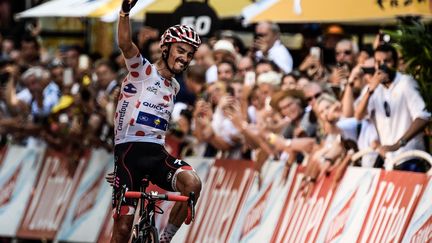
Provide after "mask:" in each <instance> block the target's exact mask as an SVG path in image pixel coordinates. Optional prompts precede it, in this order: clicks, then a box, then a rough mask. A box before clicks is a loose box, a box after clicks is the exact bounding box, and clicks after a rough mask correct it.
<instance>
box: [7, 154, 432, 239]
mask: <svg viewBox="0 0 432 243" xmlns="http://www.w3.org/2000/svg"><path fill="white" fill-rule="evenodd" d="M1 155H2V154H1V153H0V157H1ZM185 161H187V162H188V163H189V164H191V165H192V166H193V168H194V169H195V170H196V171H197V173H198V175H199V176H200V178H201V180H202V182H203V189H202V191H201V196H200V199H199V201H198V204H197V207H196V218H195V222H193V223H192V224H191V225H189V226H185V225H183V226H182V227H181V228H180V230H179V232H178V233H177V234H176V236H175V237H174V239H173V242H223V243H225V242H277V243H279V242H293V243H295V242H335V243H338V242H339V243H342V242H359V243H362V242H374V243H375V242H413V243H417V242H430V241H431V240H432V200H431V198H432V178H430V177H429V178H428V177H427V176H426V175H425V174H421V173H411V172H401V171H383V170H378V169H367V168H356V167H349V168H348V169H347V171H346V173H345V175H344V177H343V178H342V180H341V181H340V183H336V182H335V180H334V178H333V175H332V174H330V175H329V176H327V177H325V176H324V177H322V178H320V179H319V180H318V181H317V182H316V183H315V184H314V185H313V186H311V187H310V188H308V189H309V190H307V187H305V186H304V184H303V182H302V179H303V177H304V167H301V166H296V165H293V166H291V168H288V167H286V166H285V164H284V163H283V162H279V161H267V162H266V163H265V164H264V166H263V168H262V171H261V175H259V176H260V177H258V173H257V172H256V171H255V170H254V164H253V162H252V161H244V160H216V161H215V160H214V159H212V158H209V159H204V158H185ZM112 166H113V158H112V154H111V153H108V152H106V151H104V150H99V149H94V150H91V151H88V153H85V154H84V155H83V156H82V157H81V159H80V160H79V161H75V162H74V161H71V160H70V156H68V155H66V154H61V153H59V152H56V151H53V150H51V149H49V148H48V149H46V148H40V149H31V148H26V147H20V146H9V147H7V148H4V150H3V159H2V160H1V161H0V237H9V238H18V239H46V240H54V241H56V242H98V243H107V242H109V240H110V238H111V232H112V226H113V219H112V211H111V188H110V186H109V185H108V184H107V183H106V182H105V179H104V177H105V175H106V173H108V172H110V171H112ZM150 189H151V190H159V189H157V188H156V187H155V186H154V187H152V188H150ZM172 205H173V203H172V202H169V203H166V204H163V205H162V206H163V208H164V211H165V213H164V214H163V215H157V226H158V228H159V230H160V231H161V230H162V229H163V227H164V226H165V225H166V223H167V220H168V217H169V212H170V209H171V207H172Z"/></svg>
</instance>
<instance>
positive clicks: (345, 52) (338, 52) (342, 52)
mask: <svg viewBox="0 0 432 243" xmlns="http://www.w3.org/2000/svg"><path fill="white" fill-rule="evenodd" d="M351 53H352V51H351V50H345V51H337V52H336V55H341V54H345V55H351Z"/></svg>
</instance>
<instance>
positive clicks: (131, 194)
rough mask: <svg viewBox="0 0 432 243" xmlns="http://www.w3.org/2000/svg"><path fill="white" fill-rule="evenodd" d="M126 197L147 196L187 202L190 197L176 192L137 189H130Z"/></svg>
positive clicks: (148, 197)
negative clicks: (148, 191)
mask: <svg viewBox="0 0 432 243" xmlns="http://www.w3.org/2000/svg"><path fill="white" fill-rule="evenodd" d="M125 197H126V198H136V199H138V198H147V199H156V200H165V201H176V202H187V201H188V200H189V197H187V196H182V195H175V194H151V193H143V192H137V191H128V192H126V193H125Z"/></svg>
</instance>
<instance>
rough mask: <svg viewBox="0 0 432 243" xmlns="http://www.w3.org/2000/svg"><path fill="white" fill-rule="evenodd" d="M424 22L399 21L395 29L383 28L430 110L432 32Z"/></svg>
mask: <svg viewBox="0 0 432 243" xmlns="http://www.w3.org/2000/svg"><path fill="white" fill-rule="evenodd" d="M429 27H430V26H426V25H425V24H423V23H421V22H418V21H413V22H411V23H401V24H400V25H399V27H398V29H397V30H385V31H384V33H386V34H388V35H390V38H391V39H392V40H393V41H394V42H395V43H394V46H395V48H396V49H398V51H399V52H400V54H401V55H402V57H403V58H404V61H405V65H406V72H407V73H409V74H411V75H412V76H413V77H414V78H415V79H416V80H417V81H418V83H419V87H420V92H421V94H422V96H423V98H424V99H425V102H426V106H427V108H428V110H429V111H432V33H431V30H430V28H429Z"/></svg>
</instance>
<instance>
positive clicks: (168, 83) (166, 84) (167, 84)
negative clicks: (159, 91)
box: [164, 79, 170, 87]
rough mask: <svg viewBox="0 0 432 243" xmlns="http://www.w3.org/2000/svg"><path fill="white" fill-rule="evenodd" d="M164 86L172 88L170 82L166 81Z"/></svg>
mask: <svg viewBox="0 0 432 243" xmlns="http://www.w3.org/2000/svg"><path fill="white" fill-rule="evenodd" d="M164 84H165V86H167V87H169V86H170V82H168V80H166V79H164Z"/></svg>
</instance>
